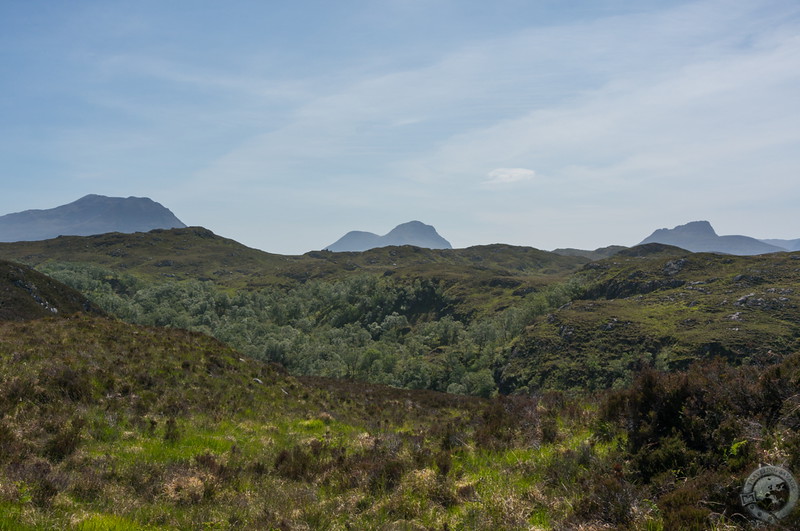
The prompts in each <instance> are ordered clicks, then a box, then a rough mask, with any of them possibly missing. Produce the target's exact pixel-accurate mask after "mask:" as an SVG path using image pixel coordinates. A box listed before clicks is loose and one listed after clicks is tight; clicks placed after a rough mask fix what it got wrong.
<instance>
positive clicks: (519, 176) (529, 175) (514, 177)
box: [484, 168, 536, 185]
mask: <svg viewBox="0 0 800 531" xmlns="http://www.w3.org/2000/svg"><path fill="white" fill-rule="evenodd" d="M534 175H536V172H535V171H533V170H529V169H527V168H497V169H496V170H492V171H490V172H489V174H488V175H487V177H488V179H487V180H485V181H484V184H489V185H503V184H511V183H517V182H520V181H529V180H531V179H533V176H534Z"/></svg>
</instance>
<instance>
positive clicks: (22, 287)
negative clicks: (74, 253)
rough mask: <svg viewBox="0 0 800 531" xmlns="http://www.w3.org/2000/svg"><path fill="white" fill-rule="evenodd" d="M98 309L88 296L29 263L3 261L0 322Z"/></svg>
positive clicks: (0, 280)
mask: <svg viewBox="0 0 800 531" xmlns="http://www.w3.org/2000/svg"><path fill="white" fill-rule="evenodd" d="M84 311H91V312H99V309H97V308H96V307H95V306H94V305H93V304H92V303H90V302H89V299H88V298H87V297H86V296H85V295H82V294H81V293H78V292H77V291H75V290H74V289H72V288H69V287H67V286H65V285H64V284H62V283H60V282H57V281H55V280H53V279H52V278H50V277H47V276H46V275H43V274H41V273H39V272H37V271H35V270H33V269H31V268H30V267H28V266H25V265H22V264H16V263H13V262H7V261H5V260H0V321H24V320H27V319H37V318H40V317H47V316H53V315H69V314H72V313H75V312H84Z"/></svg>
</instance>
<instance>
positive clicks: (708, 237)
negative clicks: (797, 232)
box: [639, 221, 790, 256]
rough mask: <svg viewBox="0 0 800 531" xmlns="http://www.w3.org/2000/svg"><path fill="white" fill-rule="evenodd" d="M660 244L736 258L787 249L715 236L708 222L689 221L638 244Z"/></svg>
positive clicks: (652, 235) (741, 237) (732, 237)
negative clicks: (734, 256) (731, 255)
mask: <svg viewBox="0 0 800 531" xmlns="http://www.w3.org/2000/svg"><path fill="white" fill-rule="evenodd" d="M647 243H662V244H666V245H673V246H675V247H680V248H681V249H686V250H687V251H691V252H693V253H700V252H711V253H724V254H734V255H740V256H748V255H758V254H767V253H777V252H784V251H787V250H790V249H786V248H784V247H778V246H775V245H770V244H769V243H765V242H764V241H762V240H758V239H756V238H751V237H750V236H741V235H730V236H719V235H718V234H717V233H716V231H715V230H714V228H713V227H712V226H711V223H709V222H708V221H691V222H689V223H686V224H684V225H678V226H676V227H674V228H672V229H667V228H663V229H658V230H656V231H654V232H653V233H652V234H651V235H650V236H648V237H647V238H645V239H644V240H642V241H641V242H640V243H639V245H643V244H647Z"/></svg>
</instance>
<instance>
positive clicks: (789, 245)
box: [760, 238, 800, 251]
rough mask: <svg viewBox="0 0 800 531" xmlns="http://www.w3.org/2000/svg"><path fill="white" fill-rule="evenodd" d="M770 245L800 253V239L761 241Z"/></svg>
mask: <svg viewBox="0 0 800 531" xmlns="http://www.w3.org/2000/svg"><path fill="white" fill-rule="evenodd" d="M760 241H762V242H764V243H766V244H768V245H775V246H777V247H783V248H784V249H786V250H787V251H800V238H797V239H796V240H760Z"/></svg>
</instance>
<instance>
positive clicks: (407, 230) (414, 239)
mask: <svg viewBox="0 0 800 531" xmlns="http://www.w3.org/2000/svg"><path fill="white" fill-rule="evenodd" d="M389 245H414V246H416V247H424V248H426V249H452V248H453V246H452V245H450V242H448V241H447V240H445V239H444V238H442V237H441V236H439V233H437V232H436V229H435V228H433V227H432V226H431V225H425V224H424V223H421V222H419V221H409V222H408V223H403V224H402V225H398V226H397V227H395V228H394V229H392V230H391V231H390V232H389V233H388V234H385V235H384V236H378V235H377V234H373V233H371V232H363V231H352V232H348V233H347V234H345V235H344V236H342V237H341V238H340V239H338V240H337V241H336V242H335V243H332V244H331V245H329V246H328V247H326V248H325V249H326V250H328V251H335V252H343V251H356V252H360V251H367V250H369V249H374V248H375V247H388V246H389Z"/></svg>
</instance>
